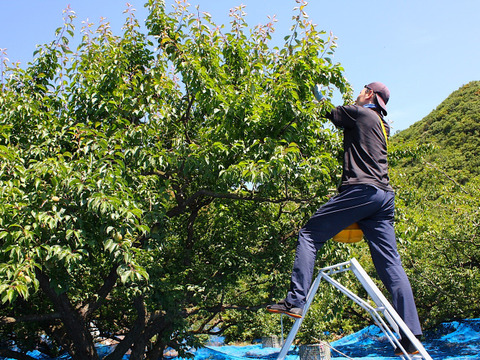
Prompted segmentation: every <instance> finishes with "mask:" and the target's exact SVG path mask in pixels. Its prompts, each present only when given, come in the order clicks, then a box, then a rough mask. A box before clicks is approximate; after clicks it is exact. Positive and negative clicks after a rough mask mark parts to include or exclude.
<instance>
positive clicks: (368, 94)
mask: <svg viewBox="0 0 480 360" xmlns="http://www.w3.org/2000/svg"><path fill="white" fill-rule="evenodd" d="M374 96H375V92H374V91H373V90H371V89H367V91H366V92H365V100H370V99H372V100H373V97H374Z"/></svg>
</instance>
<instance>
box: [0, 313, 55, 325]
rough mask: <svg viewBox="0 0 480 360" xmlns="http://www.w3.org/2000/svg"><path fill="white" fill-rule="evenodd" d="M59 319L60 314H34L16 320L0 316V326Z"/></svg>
mask: <svg viewBox="0 0 480 360" xmlns="http://www.w3.org/2000/svg"><path fill="white" fill-rule="evenodd" d="M57 319H60V313H58V312H54V313H51V314H41V315H39V314H34V315H26V316H20V317H18V318H15V317H10V316H0V324H15V323H20V322H40V321H52V320H57Z"/></svg>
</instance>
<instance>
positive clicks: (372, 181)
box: [327, 105, 393, 191]
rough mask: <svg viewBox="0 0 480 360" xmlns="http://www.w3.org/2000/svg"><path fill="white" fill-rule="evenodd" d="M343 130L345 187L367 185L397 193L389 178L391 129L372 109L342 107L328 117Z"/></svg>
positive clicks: (342, 183)
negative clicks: (388, 155) (388, 140)
mask: <svg viewBox="0 0 480 360" xmlns="http://www.w3.org/2000/svg"><path fill="white" fill-rule="evenodd" d="M327 118H329V119H330V120H331V121H332V123H333V124H334V125H335V126H336V127H339V128H343V133H344V138H343V149H344V155H343V173H342V182H341V186H343V185H357V184H367V185H373V186H376V187H378V188H380V189H382V190H386V191H393V189H392V187H391V186H390V180H389V177H388V162H387V139H386V138H385V134H384V130H383V129H382V125H381V124H382V123H381V122H383V124H384V127H385V132H386V134H387V136H388V134H389V132H390V127H389V126H388V124H387V123H386V122H385V121H384V120H383V119H382V118H381V117H380V115H379V114H378V113H377V112H376V111H375V110H373V109H371V108H366V107H362V106H358V105H348V106H338V107H336V108H335V109H333V110H332V111H331V112H330V113H329V114H328V115H327Z"/></svg>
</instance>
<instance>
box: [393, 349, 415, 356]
mask: <svg viewBox="0 0 480 360" xmlns="http://www.w3.org/2000/svg"><path fill="white" fill-rule="evenodd" d="M407 354H408V355H418V354H420V352H419V351H418V350H415V351H414V352H411V353H410V352H407ZM395 355H396V356H403V355H404V353H403V352H396V353H395Z"/></svg>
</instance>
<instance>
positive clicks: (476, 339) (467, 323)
mask: <svg viewBox="0 0 480 360" xmlns="http://www.w3.org/2000/svg"><path fill="white" fill-rule="evenodd" d="M214 343H216V344H218V343H219V341H218V339H217V340H216V341H214ZM330 345H331V346H332V347H333V348H334V349H336V350H338V351H340V352H341V353H343V354H345V355H347V356H348V357H351V358H354V359H355V360H394V359H396V360H398V359H399V357H396V356H393V347H392V345H391V344H390V342H389V341H388V340H387V339H386V337H385V336H384V335H383V333H382V332H381V331H380V329H379V328H378V327H377V326H369V327H367V328H365V329H363V330H361V331H359V332H356V333H354V334H352V335H348V336H345V337H344V338H342V339H340V340H337V341H334V342H332V343H331V344H330ZM423 345H424V346H425V349H426V350H427V352H428V353H429V354H430V356H431V357H432V358H433V359H434V360H453V359H455V360H480V319H470V320H462V321H454V322H449V323H444V324H442V325H441V326H439V327H438V328H437V329H435V330H432V331H427V332H426V333H425V341H423ZM108 351H109V348H108V347H100V348H99V353H100V352H101V353H102V354H106V353H107V352H108ZM278 352H279V349H278V348H268V347H265V348H264V347H262V345H248V346H233V345H223V346H222V345H220V346H207V347H206V348H203V349H198V350H197V351H196V352H195V359H194V360H246V359H260V360H261V359H265V360H270V359H271V360H274V359H276V357H277V355H278ZM29 355H30V356H32V357H34V358H36V359H39V360H67V359H69V357H68V356H62V357H60V358H57V359H51V358H49V357H45V356H44V355H42V354H41V353H39V352H37V351H36V352H31V353H29ZM331 355H332V358H339V359H340V358H342V357H344V356H343V355H341V354H340V353H338V352H336V351H334V350H331ZM124 359H128V356H125V357H124ZM0 360H10V359H5V358H1V357H0ZM174 360H181V359H174ZM286 360H299V355H298V349H297V348H296V347H293V346H292V348H291V349H290V351H289V353H288V355H287V359H286Z"/></svg>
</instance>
